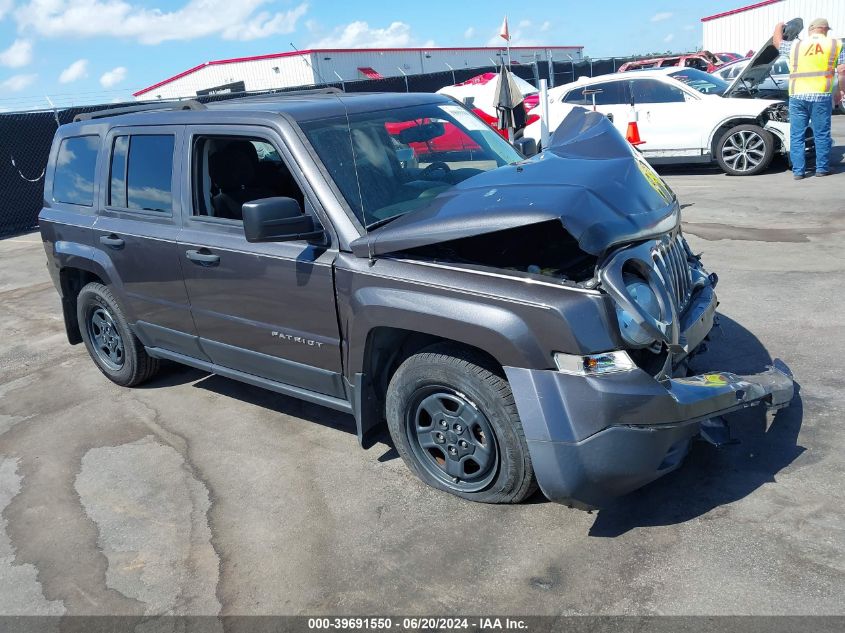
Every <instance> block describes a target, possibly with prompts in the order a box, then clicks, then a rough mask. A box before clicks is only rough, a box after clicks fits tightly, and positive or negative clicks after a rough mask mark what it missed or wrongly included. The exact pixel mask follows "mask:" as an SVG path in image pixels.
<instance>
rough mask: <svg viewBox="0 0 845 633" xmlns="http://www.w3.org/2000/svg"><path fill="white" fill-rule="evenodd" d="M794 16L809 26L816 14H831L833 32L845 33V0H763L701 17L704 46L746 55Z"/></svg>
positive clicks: (709, 48)
mask: <svg viewBox="0 0 845 633" xmlns="http://www.w3.org/2000/svg"><path fill="white" fill-rule="evenodd" d="M792 18H802V19H803V20H804V25H805V26H806V25H809V24H810V22H812V21H813V20H814V19H815V18H827V19H828V21H829V22H830V26H831V27H832V29H833V30H832V31H831V36H833V37H839V38H842V37H845V0H762V1H761V2H755V3H754V4H750V5H747V6H743V7H738V8H736V9H733V10H731V11H725V12H723V13H717V14H716V15H709V16H707V17H704V18H701V23H702V26H703V28H704V42H703V44H704V49H705V50H708V51H711V52H713V53H739V54H740V55H745V54H746V53H747V52H748V51H750V50H754V51H756V50H757V49H758V48H760V46H761V45H762V44H763V43H765V42H766V40H768V39H769V38H770V37H771V36H772V32H773V31H774V28H775V24H777V23H778V22H787V21H789V20H791V19H792ZM801 36H802V37H805V36H806V31H805V32H804V33H802V35H801Z"/></svg>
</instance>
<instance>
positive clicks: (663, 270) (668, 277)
mask: <svg viewBox="0 0 845 633" xmlns="http://www.w3.org/2000/svg"><path fill="white" fill-rule="evenodd" d="M682 240H683V237H681V235H680V234H678V235H675V236H673V237H672V238H671V240H669V242H668V243H666V242H660V243H659V244H657V245H656V246H655V248H654V250H653V252H652V257H653V260H654V266H655V269H656V270H657V274H658V275H659V276H660V278H661V279H662V280H663V283H665V284H666V290H667V291H668V292H669V296H670V297H672V300H673V301H674V303H675V308H676V310H677V311H678V313H681V312H683V311H684V309H685V308H686V307H687V304H688V303H689V300H690V298H691V296H692V271H691V269H690V264H689V261H688V259H687V253H686V248H685V246H684V244H683V243H682Z"/></svg>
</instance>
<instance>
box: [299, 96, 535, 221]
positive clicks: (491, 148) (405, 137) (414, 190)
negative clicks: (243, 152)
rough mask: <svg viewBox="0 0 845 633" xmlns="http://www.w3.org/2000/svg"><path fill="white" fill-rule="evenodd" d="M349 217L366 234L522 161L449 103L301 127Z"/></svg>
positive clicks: (491, 132)
mask: <svg viewBox="0 0 845 633" xmlns="http://www.w3.org/2000/svg"><path fill="white" fill-rule="evenodd" d="M301 127H302V129H303V130H304V132H305V135H306V136H307V137H308V140H309V141H310V142H311V145H312V146H313V147H314V149H315V150H316V151H317V155H318V156H319V157H320V160H322V161H323V164H324V165H325V166H326V168H327V169H328V171H329V173H330V174H331V177H332V179H333V180H334V181H335V184H336V185H337V187H338V189H339V190H340V192H341V194H343V197H344V198H345V199H346V202H347V203H348V204H349V206H350V207H351V208H352V211H353V212H354V213H355V215H356V216H357V217H358V219H359V220H360V222H361V224H362V225H364V226H365V227H367V228H373V227H374V226H375V225H379V224H383V223H384V222H386V221H388V220H390V219H392V218H396V217H399V216H400V215H404V214H405V213H408V212H410V211H415V210H417V209H421V208H423V207H425V206H427V205H428V204H430V203H431V201H432V200H433V199H434V197H435V196H437V195H438V194H440V193H442V192H444V191H448V190H449V189H451V188H452V187H454V186H455V185H456V184H458V183H460V182H463V181H464V180H467V179H468V178H472V177H473V176H476V175H478V174H481V173H483V172H486V171H490V170H493V169H497V168H498V167H501V166H503V165H507V164H510V163H514V162H516V161H518V160H521V159H522V157H521V156H520V155H519V154H518V153H517V151H516V150H515V149H514V148H513V147H512V146H511V145H510V144H509V143H508V142H507V141H506V140H505V139H504V138H502V136H500V135H499V134H498V133H497V132H496V131H495V130H493V129H492V128H490V127H489V126H488V125H487V124H486V123H484V122H483V121H481V120H480V119H478V118H477V117H476V116H475V115H473V114H472V113H470V112H469V111H467V110H466V109H465V108H464V107H463V106H460V105H458V104H454V103H432V104H426V105H420V106H412V107H406V108H396V109H392V110H382V111H378V112H364V113H357V114H350V115H349V118H348V122H347V117H346V116H341V117H333V118H329V119H321V120H317V121H308V122H302V123H301Z"/></svg>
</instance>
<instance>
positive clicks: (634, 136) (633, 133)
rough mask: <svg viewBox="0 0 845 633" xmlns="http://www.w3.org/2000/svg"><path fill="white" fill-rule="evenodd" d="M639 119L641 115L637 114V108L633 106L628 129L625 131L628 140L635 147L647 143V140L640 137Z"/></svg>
mask: <svg viewBox="0 0 845 633" xmlns="http://www.w3.org/2000/svg"><path fill="white" fill-rule="evenodd" d="M638 120H639V115H638V114H637V110H636V109H635V108H631V114H630V116H629V118H628V130H627V131H626V132H625V138H626V139H628V142H629V143H630V144H631V145H633V146H634V147H636V146H637V145H642V144H643V143H645V141H644V140H642V139H641V138H640V126H639V125H638V124H637V121H638Z"/></svg>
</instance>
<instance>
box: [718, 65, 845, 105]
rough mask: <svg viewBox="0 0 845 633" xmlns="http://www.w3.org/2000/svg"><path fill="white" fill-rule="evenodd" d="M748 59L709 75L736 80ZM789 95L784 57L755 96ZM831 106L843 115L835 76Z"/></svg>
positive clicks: (783, 96)
mask: <svg viewBox="0 0 845 633" xmlns="http://www.w3.org/2000/svg"><path fill="white" fill-rule="evenodd" d="M749 61H750V60H749V59H739V60H737V61H735V62H731V63H729V64H725V65H724V66H720V67H719V68H718V69H716V70H714V71H713V72H712V73H710V74H711V75H717V76H719V77H720V78H722V79H724V80H725V81H727V82H728V83H730V82H732V81H733V80H734V79H736V77H737V75H739V73H741V72H742V71H743V70H744V69H745V67H746V66H748V62H749ZM788 95H789V63H788V61H787V58H786V57H783V56H781V57H778V58H777V59H776V60H775V62H774V63H773V64H772V68H771V70H770V71H769V76H768V77H766V78H765V79H764V80H763V81H762V82H761V83H760V85H759V86H757V96H758V97H762V98H778V99H786V98H787V97H788ZM833 104H834V109H835V110H836V111H838V112H840V113H843V114H845V104H843V102H842V100H841V98H840V92H839V75H838V74H836V75H835V76H834V80H833Z"/></svg>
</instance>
